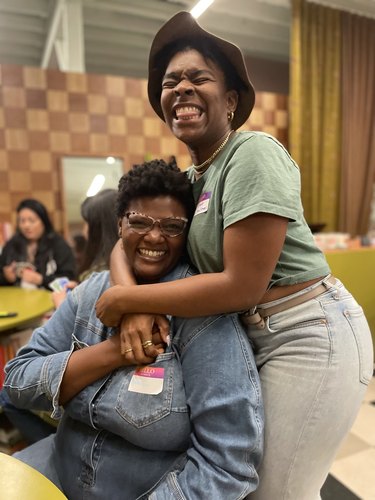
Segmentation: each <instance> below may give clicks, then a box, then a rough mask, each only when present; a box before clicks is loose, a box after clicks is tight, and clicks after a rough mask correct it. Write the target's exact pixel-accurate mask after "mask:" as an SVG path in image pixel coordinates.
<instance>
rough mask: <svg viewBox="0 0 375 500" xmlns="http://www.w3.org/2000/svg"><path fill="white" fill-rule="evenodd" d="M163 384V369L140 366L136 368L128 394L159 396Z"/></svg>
mask: <svg viewBox="0 0 375 500" xmlns="http://www.w3.org/2000/svg"><path fill="white" fill-rule="evenodd" d="M163 384H164V368H155V367H153V366H142V367H141V368H137V369H136V370H135V372H134V375H133V376H132V379H131V381H130V384H129V389H128V390H129V391H130V392H139V393H140V394H160V393H161V391H162V390H163Z"/></svg>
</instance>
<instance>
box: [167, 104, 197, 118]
mask: <svg viewBox="0 0 375 500" xmlns="http://www.w3.org/2000/svg"><path fill="white" fill-rule="evenodd" d="M173 115H174V118H175V119H176V120H183V121H188V120H197V119H198V118H200V117H201V115H202V110H201V109H200V108H198V107H197V106H179V107H176V108H175V109H174V113H173Z"/></svg>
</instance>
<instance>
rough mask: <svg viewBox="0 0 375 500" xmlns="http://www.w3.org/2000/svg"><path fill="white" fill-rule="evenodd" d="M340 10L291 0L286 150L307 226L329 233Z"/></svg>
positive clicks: (335, 216)
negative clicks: (298, 179) (294, 166)
mask: <svg viewBox="0 0 375 500" xmlns="http://www.w3.org/2000/svg"><path fill="white" fill-rule="evenodd" d="M340 68H341V23H340V11H338V10H335V9H331V8H328V7H324V6H321V5H316V4H313V3H309V2H306V1H305V0H293V3H292V29H291V62H290V77H291V78H290V82H291V84H290V85H291V89H290V99H289V116H290V126H289V148H290V152H291V154H292V156H293V157H294V159H295V160H296V161H297V163H298V164H299V166H300V169H301V176H302V201H303V204H304V208H305V216H306V220H307V221H308V222H309V223H311V224H312V223H321V222H324V223H325V224H326V230H327V229H328V230H335V229H336V228H337V225H338V220H339V186H340V164H341V153H340V151H341V82H340V78H341V75H340V71H341V70H340Z"/></svg>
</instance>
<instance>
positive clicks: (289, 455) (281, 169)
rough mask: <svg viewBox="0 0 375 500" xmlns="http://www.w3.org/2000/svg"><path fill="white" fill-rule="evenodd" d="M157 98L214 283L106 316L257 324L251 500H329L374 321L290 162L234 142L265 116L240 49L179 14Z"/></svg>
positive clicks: (177, 288) (102, 311)
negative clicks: (179, 152) (216, 317)
mask: <svg viewBox="0 0 375 500" xmlns="http://www.w3.org/2000/svg"><path fill="white" fill-rule="evenodd" d="M148 93H149V99H150V103H151V105H152V107H153V108H154V110H155V112H156V113H157V114H158V115H159V117H160V118H161V119H162V120H164V121H165V122H166V123H167V125H168V126H169V128H170V129H171V131H172V133H173V134H174V135H175V137H177V138H178V139H179V140H181V141H182V142H184V143H185V144H186V145H187V147H188V150H189V152H190V155H191V158H192V162H193V165H192V167H191V168H190V169H189V170H188V175H189V177H190V179H191V181H192V182H193V184H194V193H195V199H196V212H195V216H194V218H193V222H192V225H191V228H190V232H189V238H188V249H189V255H190V257H191V259H192V261H193V263H194V264H195V265H196V266H197V267H198V269H199V271H200V273H201V274H200V275H197V276H194V277H191V278H187V279H185V280H180V281H178V282H171V283H163V284H160V285H159V284H158V285H141V286H123V287H121V286H117V287H114V288H112V289H110V290H108V291H107V292H105V294H104V295H103V296H102V297H101V299H100V300H99V302H98V304H97V314H98V316H99V317H100V318H101V319H102V321H104V322H105V323H106V324H110V325H114V324H116V325H117V324H119V322H120V320H121V317H122V315H123V314H126V313H137V312H138V313H141V312H142V311H144V310H147V311H148V312H149V313H155V314H156V313H159V314H162V313H163V314H172V315H176V316H183V317H189V316H204V315H207V314H212V313H218V312H230V311H246V312H245V313H242V319H243V323H244V324H245V325H246V326H247V329H248V336H249V338H250V340H251V342H252V344H253V347H254V351H255V356H256V361H257V366H258V369H259V373H260V377H261V382H262V390H263V398H264V406H265V414H266V432H265V455H264V460H263V463H262V465H261V468H260V470H259V474H260V485H259V487H258V489H257V491H256V492H255V493H252V494H251V495H250V497H251V498H252V499H254V500H270V499H276V498H277V499H278V500H281V499H283V500H286V499H288V500H296V499H298V500H317V499H318V498H320V494H319V491H320V488H321V487H322V485H323V483H324V481H325V478H326V476H327V474H328V472H329V469H330V466H331V463H332V462H333V459H334V457H335V454H336V452H337V450H338V448H339V446H340V444H341V442H342V440H343V438H344V437H345V435H346V434H347V433H348V432H349V430H350V428H351V425H352V423H353V421H354V419H355V416H356V414H357V412H358V409H359V406H360V404H361V401H362V399H363V396H364V394H365V392H366V387H367V384H368V382H369V380H370V378H371V376H372V370H373V354H372V353H373V350H372V344H371V335H370V331H369V328H368V325H367V322H366V319H365V317H364V314H363V311H362V309H361V308H360V306H359V305H358V304H357V303H356V301H355V300H354V299H353V297H352V296H351V295H350V294H349V293H348V291H347V290H346V289H345V288H344V286H343V285H342V283H340V282H339V281H338V280H337V279H335V278H333V277H332V276H331V275H330V269H329V267H328V264H327V262H326V260H325V258H324V255H323V254H322V252H321V251H320V250H319V249H318V248H317V247H316V246H315V244H314V240H313V237H312V234H311V232H310V230H309V227H308V225H307V224H306V221H305V219H304V216H303V208H302V204H301V199H300V173H299V169H298V166H297V165H296V164H295V162H294V161H293V160H292V158H291V157H290V156H289V154H288V152H287V151H286V150H285V149H284V147H283V146H282V145H281V144H280V143H279V142H278V141H277V140H276V139H275V138H273V137H271V136H269V135H267V134H263V133H259V132H249V131H246V132H235V130H236V129H237V128H239V127H240V126H241V125H242V124H243V123H244V122H245V121H246V119H247V118H248V116H249V115H250V112H251V110H252V107H253V104H254V90H253V87H252V85H251V83H250V80H249V78H248V75H247V71H246V66H245V63H244V59H243V56H242V54H241V51H240V49H239V48H238V47H236V46H235V45H233V44H231V43H230V42H227V41H225V40H222V39H220V38H218V37H216V36H214V35H212V34H211V33H208V32H207V31H205V30H203V29H202V28H201V27H200V26H199V25H198V24H197V22H196V21H195V20H194V19H193V18H192V16H191V15H190V14H188V13H186V12H180V13H179V14H176V15H175V16H174V17H173V18H172V19H170V20H169V21H168V22H167V23H166V24H165V25H164V26H163V27H162V28H161V29H160V31H159V32H158V33H157V34H156V36H155V39H154V41H153V43H152V46H151V51H150V59H149V82H148ZM118 282H119V283H120V281H118ZM131 282H132V281H131V277H130V276H129V281H128V283H129V284H130V283H131ZM133 282H134V281H133ZM145 318H146V316H142V321H145ZM130 319H131V318H130ZM130 319H129V318H128V319H127V318H124V319H123V323H122V336H123V339H124V343H125V346H126V347H127V348H128V349H129V348H132V349H133V353H134V358H135V360H136V361H138V362H142V361H143V360H144V359H145V354H147V355H148V356H153V355H155V354H156V353H155V349H154V347H153V346H148V347H147V348H145V349H144V351H145V352H143V350H142V343H143V344H144V343H145V342H146V345H147V341H148V340H150V339H151V332H149V331H147V330H144V329H142V328H138V327H137V326H134V324H133V325H132V326H131V328H128V329H126V328H125V327H126V326H128V324H126V322H127V321H130ZM132 321H135V322H136V321H137V320H136V318H134V317H133V319H132ZM152 322H153V317H151V316H150V317H149V323H150V324H151V323H152ZM162 328H164V326H163V325H162ZM138 331H140V334H138V333H137V332H138ZM212 348H213V349H225V344H224V345H215V346H212ZM233 390H235V388H233ZM238 418H241V415H239V416H238Z"/></svg>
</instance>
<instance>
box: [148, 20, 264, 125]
mask: <svg viewBox="0 0 375 500" xmlns="http://www.w3.org/2000/svg"><path fill="white" fill-rule="evenodd" d="M180 39H184V40H185V39H186V40H189V39H191V40H197V39H199V40H201V41H202V42H203V43H204V41H206V40H207V41H208V40H209V41H210V43H211V44H212V43H213V44H215V45H216V46H217V48H218V49H219V50H220V52H222V53H223V54H224V55H225V56H226V58H227V59H228V61H230V63H231V64H232V66H233V68H234V70H235V71H236V72H237V76H238V78H239V79H240V80H241V81H242V83H243V88H241V89H236V90H237V91H238V105H237V109H236V111H235V114H234V118H233V121H232V126H233V128H234V129H235V130H236V129H237V128H239V127H241V125H243V124H244V123H245V121H246V120H247V119H248V117H249V116H250V113H251V110H252V109H253V107H254V102H255V91H254V87H253V86H252V84H251V82H250V78H249V75H248V73H247V69H246V64H245V60H244V57H243V54H242V52H241V49H240V48H239V47H237V45H234V44H233V43H231V42H228V41H227V40H224V39H223V38H219V37H218V36H216V35H213V34H212V33H209V32H208V31H206V30H204V29H203V28H202V27H201V26H199V24H198V23H197V21H196V20H195V19H194V17H193V16H192V15H191V14H190V13H189V12H178V13H177V14H175V15H174V16H173V17H171V19H169V21H167V22H166V23H165V24H164V25H163V26H162V27H161V28H160V30H159V31H158V32H157V33H156V35H155V38H154V40H153V42H152V45H151V49H150V55H149V61H148V87H147V89H148V98H149V101H150V104H151V106H152V107H153V109H154V111H155V112H156V114H157V115H159V117H160V118H161V119H162V120H163V121H165V118H164V115H163V111H162V109H161V105H160V95H161V90H162V80H163V77H164V70H165V68H164V67H163V64H161V60H162V56H163V49H165V48H166V47H167V46H170V44H171V43H173V42H177V41H178V40H180Z"/></svg>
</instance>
